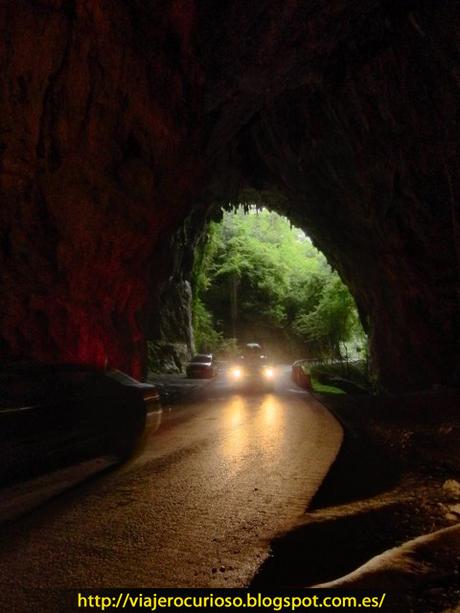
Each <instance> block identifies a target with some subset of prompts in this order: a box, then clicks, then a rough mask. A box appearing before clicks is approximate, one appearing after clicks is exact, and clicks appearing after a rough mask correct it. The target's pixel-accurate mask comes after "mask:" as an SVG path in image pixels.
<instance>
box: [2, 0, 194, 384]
mask: <svg viewBox="0 0 460 613" xmlns="http://www.w3.org/2000/svg"><path fill="white" fill-rule="evenodd" d="M143 4H144V3H131V5H130V3H125V2H121V1H114V2H93V1H91V0H88V1H78V2H75V3H73V2H28V1H22V0H18V1H17V2H16V1H15V2H3V3H2V4H1V6H0V13H1V21H0V24H1V38H0V40H1V42H0V45H1V51H0V61H1V71H0V79H1V92H2V93H1V101H0V104H1V106H0V121H1V137H0V151H1V158H0V159H1V208H0V215H1V222H0V228H1V253H0V256H1V270H2V309H1V312H2V317H1V339H2V345H1V347H2V353H3V354H4V355H8V356H27V357H33V358H40V359H45V360H66V361H76V360H77V361H80V360H82V361H85V362H86V361H88V362H94V363H98V364H104V363H105V361H106V360H108V361H109V362H110V363H112V364H114V365H116V366H118V367H120V368H123V369H125V370H127V371H130V372H132V373H134V374H140V372H141V364H142V362H143V360H144V357H145V355H144V352H145V350H144V336H143V331H142V329H141V327H140V320H141V318H142V311H143V308H144V306H145V303H146V295H147V291H148V285H149V279H150V278H151V277H152V278H155V279H157V278H161V277H162V276H164V275H166V274H167V271H163V270H161V269H162V266H163V263H162V262H161V261H158V260H157V259H156V258H155V246H156V244H157V242H158V240H159V239H160V238H161V237H162V236H163V235H164V234H165V233H168V232H171V231H172V230H174V229H175V228H176V227H177V224H178V222H179V221H180V220H181V219H182V218H183V216H184V214H185V213H186V212H187V210H188V209H189V208H190V206H191V203H192V202H193V201H194V198H196V194H197V186H200V187H201V183H202V173H203V168H204V164H203V156H202V155H200V153H199V129H200V127H201V126H200V104H201V103H200V97H201V89H202V80H203V78H202V75H201V73H200V69H199V67H198V64H197V63H196V62H195V60H194V57H193V53H192V51H191V49H190V46H189V36H190V32H191V30H192V28H193V27H194V19H195V16H194V10H193V4H192V3H191V2H182V1H181V2H176V3H170V2H163V3H155V7H154V8H155V10H153V6H154V4H153V3H152V6H150V7H149V10H144V9H143V8H142V6H143Z"/></svg>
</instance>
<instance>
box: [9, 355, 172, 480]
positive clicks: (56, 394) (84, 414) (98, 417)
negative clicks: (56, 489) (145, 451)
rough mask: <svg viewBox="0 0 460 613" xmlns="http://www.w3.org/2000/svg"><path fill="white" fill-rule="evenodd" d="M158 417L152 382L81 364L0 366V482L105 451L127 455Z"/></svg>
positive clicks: (120, 456) (116, 457)
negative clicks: (141, 381)
mask: <svg viewBox="0 0 460 613" xmlns="http://www.w3.org/2000/svg"><path fill="white" fill-rule="evenodd" d="M159 419H161V407H160V399H159V394H158V390H157V389H156V387H155V386H153V385H150V384H148V383H140V382H139V381H136V380H135V379H133V378H132V377H130V376H129V375H126V374H125V373H122V372H120V371H117V370H112V369H100V368H96V367H92V366H87V365H82V364H37V363H21V364H10V365H6V366H2V367H1V368H0V485H2V486H3V485H9V484H12V483H15V482H17V481H23V480H27V479H29V478H34V477H36V476H38V475H41V474H44V473H46V472H48V471H50V470H55V469H58V468H62V467H65V466H70V465H72V464H75V463H78V462H81V461H85V460H89V459H92V458H98V457H106V456H110V457H111V458H112V459H113V460H114V461H115V462H120V461H123V460H125V459H126V458H128V457H129V456H130V455H131V454H132V453H134V451H135V450H136V447H137V445H138V444H139V443H140V442H141V440H142V437H143V436H144V434H145V430H146V425H147V426H150V427H152V426H153V428H154V429H155V428H156V427H157V425H158V420H159Z"/></svg>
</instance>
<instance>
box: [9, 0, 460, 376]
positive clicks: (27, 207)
mask: <svg viewBox="0 0 460 613" xmlns="http://www.w3.org/2000/svg"><path fill="white" fill-rule="evenodd" d="M459 21H460V11H459V9H458V4H457V3H456V2H455V1H454V0H445V1H444V2H433V1H432V0H410V1H408V2H404V3H393V2H387V1H386V0H374V1H372V2H369V1H368V0H353V1H351V2H346V3H345V2H343V1H342V0H333V1H331V2H327V3H317V2H314V1H313V0H306V1H305V2H295V1H294V2H279V1H278V0H264V1H262V2H257V3H252V4H251V3H249V4H244V5H243V4H242V3H240V2H236V1H233V0H232V1H229V2H226V3H220V4H219V5H217V4H216V3H215V2H210V1H208V0H174V1H171V2H153V1H150V0H147V1H145V0H142V1H141V0H133V1H132V2H129V3H127V2H123V1H122V0H113V2H110V3H98V2H90V1H89V0H40V1H37V2H34V3H31V2H28V1H27V0H17V1H16V2H14V3H13V2H3V3H1V4H0V29H1V34H2V36H1V42H0V48H1V53H0V62H1V72H0V80H1V92H2V93H1V96H0V121H1V129H0V187H1V198H2V206H1V209H0V219H1V221H0V231H1V243H0V245H1V247H0V266H1V270H2V295H1V312H2V317H1V321H0V351H1V354H2V356H3V357H4V358H18V357H27V358H34V359H41V360H65V361H76V360H78V361H85V362H92V363H97V364H103V363H105V362H106V361H108V362H109V363H111V364H113V365H115V366H117V367H119V368H121V369H123V370H126V371H128V372H131V373H132V374H134V375H140V374H141V373H142V371H143V368H144V366H145V361H146V349H145V346H146V345H145V340H146V337H147V336H149V326H151V324H149V321H151V320H152V312H153V313H155V312H156V313H157V312H158V311H155V309H153V311H152V304H154V302H155V300H154V299H153V297H155V296H158V295H159V292H160V288H161V287H163V288H164V287H165V283H167V282H168V279H169V278H170V277H171V275H172V274H173V271H174V266H173V263H172V261H171V257H170V253H169V252H168V249H169V244H170V243H169V237H171V236H173V235H174V233H176V232H177V230H178V229H179V228H180V227H181V224H183V222H184V219H186V217H187V216H188V215H189V214H190V211H192V210H195V211H199V212H200V214H203V215H205V214H206V210H207V207H208V206H209V203H210V202H212V201H215V200H216V199H221V200H223V201H228V200H231V199H232V197H234V196H235V194H238V193H239V191H240V190H241V189H242V188H243V187H247V186H250V187H255V188H261V189H269V190H272V191H278V192H280V193H282V194H283V200H282V204H280V207H279V208H280V210H282V211H283V212H285V213H286V214H288V215H289V216H290V217H291V218H292V220H293V221H294V222H295V223H296V224H299V225H302V226H303V227H305V228H306V229H307V230H308V232H309V233H310V234H311V235H312V236H313V238H314V240H315V242H316V243H317V245H318V246H319V247H320V248H321V249H322V250H323V251H324V252H325V253H326V254H327V255H328V257H329V258H330V259H331V261H332V262H333V263H334V265H335V266H336V267H337V268H338V270H339V271H340V273H341V275H342V276H343V278H344V280H345V281H346V282H347V283H348V284H349V286H350V288H351V290H352V292H353V294H354V296H355V298H356V300H357V304H358V307H359V309H360V312H361V315H362V318H363V320H364V321H365V323H366V325H367V327H368V329H369V331H370V336H371V344H372V353H373V359H374V363H375V366H376V368H377V370H378V372H379V374H380V377H381V380H382V382H383V384H384V385H385V386H386V387H390V388H391V387H393V388H398V387H406V386H411V387H425V386H428V385H431V384H433V383H450V382H452V381H454V380H455V378H456V377H457V375H458V357H459V356H458V339H459V321H458V312H459V309H458V306H459V271H460V257H459V210H458V186H459V181H458V167H459V150H458V149H459V144H458V143H459V130H458V117H457V115H458V90H459V60H458V48H457V37H456V32H458V30H459V25H460V23H459ZM185 280H187V279H185ZM181 282H182V280H181ZM157 304H158V303H157ZM155 317H156V315H155Z"/></svg>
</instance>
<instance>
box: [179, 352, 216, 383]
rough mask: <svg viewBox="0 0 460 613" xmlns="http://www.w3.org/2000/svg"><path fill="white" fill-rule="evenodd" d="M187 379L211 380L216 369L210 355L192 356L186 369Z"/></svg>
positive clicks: (199, 354)
mask: <svg viewBox="0 0 460 613" xmlns="http://www.w3.org/2000/svg"><path fill="white" fill-rule="evenodd" d="M186 373H187V377H188V378H189V379H211V378H212V377H214V376H215V375H216V374H217V368H216V364H215V361H214V356H213V355H212V353H198V354H197V355H194V356H193V358H192V359H191V360H190V362H189V363H188V364H187V367H186Z"/></svg>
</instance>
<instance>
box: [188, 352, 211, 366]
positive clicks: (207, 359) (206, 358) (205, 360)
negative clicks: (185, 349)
mask: <svg viewBox="0 0 460 613" xmlns="http://www.w3.org/2000/svg"><path fill="white" fill-rule="evenodd" d="M191 361H192V362H195V363H196V362H199V363H200V364H210V363H211V362H212V357H211V356H210V355H205V354H202V353H200V354H199V355H195V356H194V357H193V358H192V360H191Z"/></svg>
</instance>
